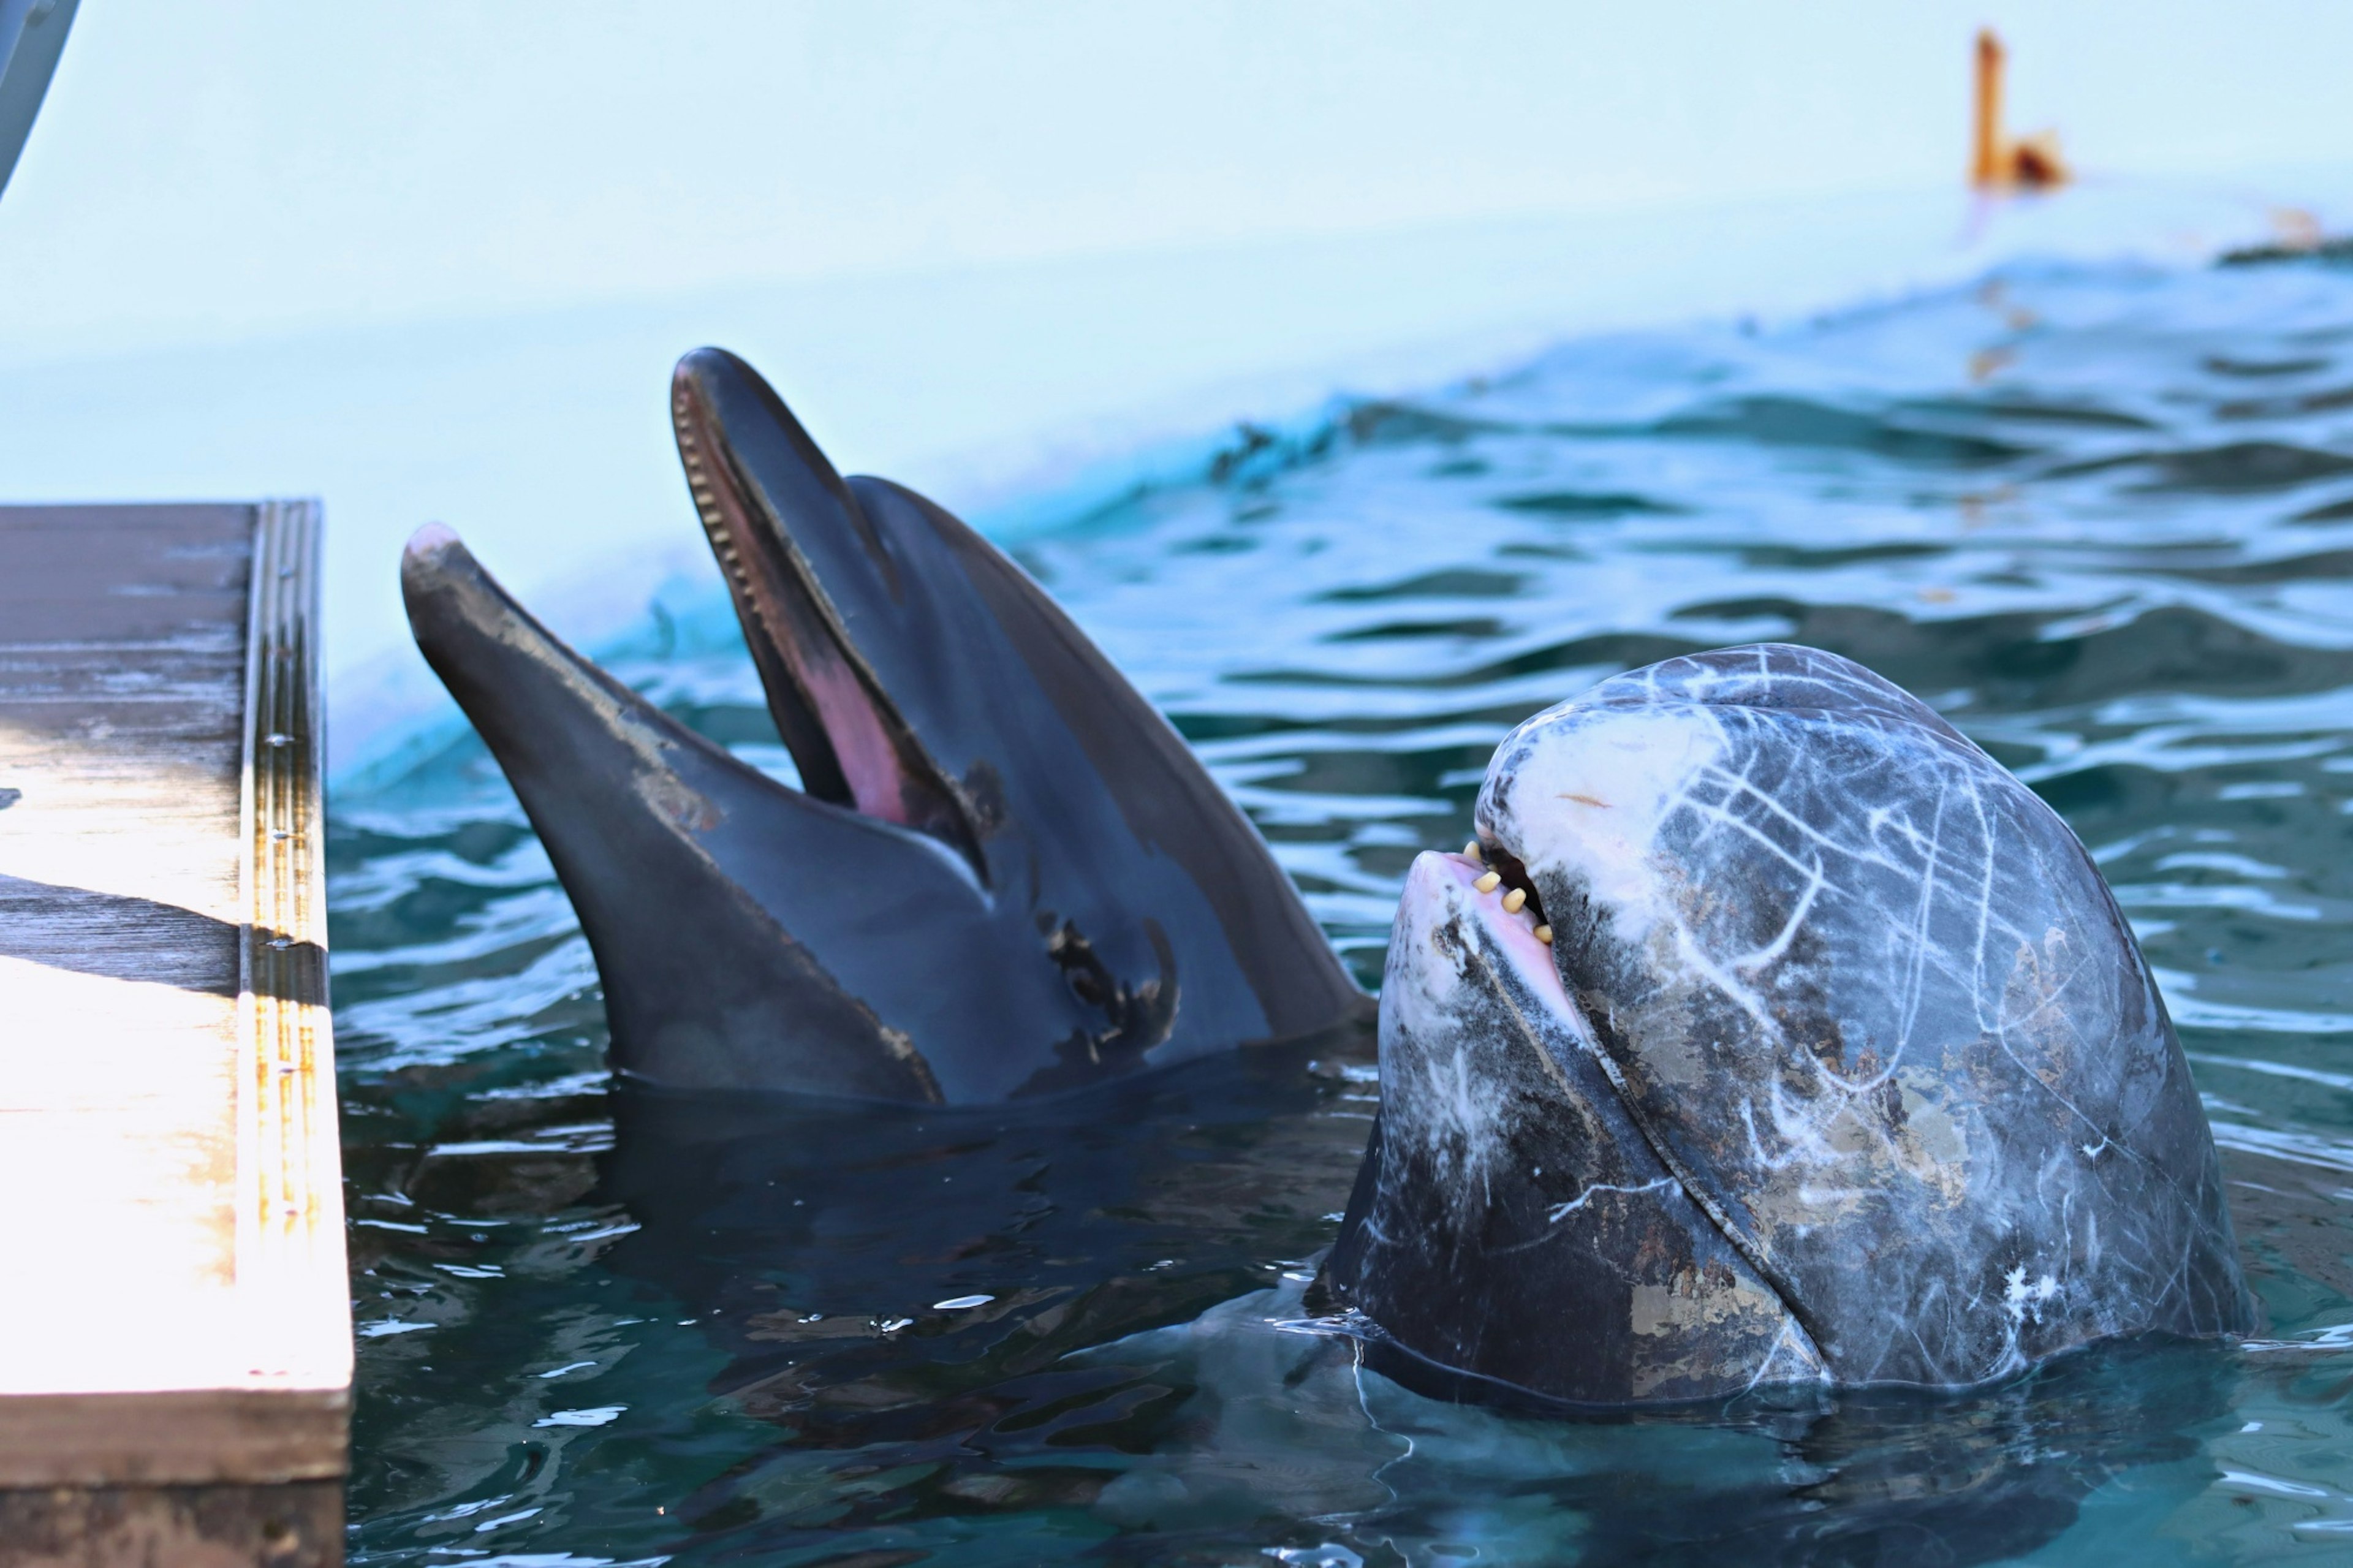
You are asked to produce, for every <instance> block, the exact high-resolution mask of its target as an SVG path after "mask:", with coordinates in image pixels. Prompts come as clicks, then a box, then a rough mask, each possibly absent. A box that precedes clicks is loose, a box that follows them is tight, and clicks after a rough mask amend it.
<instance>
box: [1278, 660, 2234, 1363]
mask: <svg viewBox="0 0 2353 1568" xmlns="http://www.w3.org/2000/svg"><path fill="white" fill-rule="evenodd" d="M1477 822H1478V833H1479V837H1478V839H1477V841H1476V842H1475V843H1474V844H1472V846H1470V847H1468V848H1467V849H1466V851H1465V852H1464V853H1462V854H1461V855H1453V854H1440V853H1428V854H1424V855H1422V856H1421V857H1420V858H1419V860H1418V861H1417V862H1416V863H1415V865H1414V867H1413V868H1412V870H1411V872H1410V874H1409V878H1408V879H1407V885H1406V890H1405V896H1404V900H1403V901H1402V903H1401V904H1400V906H1399V909H1398V915H1397V921H1396V926H1395V930H1394V932H1393V935H1392V937H1391V941H1390V945H1389V951H1388V973H1387V977H1386V980H1385V983H1384V984H1383V988H1382V992H1381V1016H1380V1058H1381V1106H1380V1111H1379V1115H1378V1118H1377V1122H1376V1124H1375V1128H1374V1131H1373V1134H1372V1141H1371V1145H1370V1147H1369V1149H1368V1150H1367V1152H1366V1159H1365V1163H1364V1165H1363V1166H1362V1167H1361V1169H1360V1171H1359V1173H1358V1176H1357V1181H1356V1191H1355V1193H1354V1195H1353V1196H1352V1198H1351V1200H1350V1202H1349V1205H1348V1208H1347V1211H1346V1213H1345V1217H1344V1219H1343V1221H1342V1226H1341V1234H1340V1237H1339V1241H1338V1243H1337V1245H1336V1247H1335V1248H1334V1250H1333V1252H1332V1254H1331V1255H1330V1258H1329V1259H1328V1261H1327V1264H1326V1267H1325V1268H1324V1273H1323V1275H1322V1277H1321V1279H1320V1280H1319V1289H1320V1290H1321V1292H1322V1299H1323V1300H1324V1302H1326V1303H1328V1304H1329V1305H1331V1306H1333V1307H1336V1308H1339V1309H1345V1310H1351V1311H1353V1313H1354V1314H1356V1316H1357V1317H1358V1318H1359V1319H1361V1320H1365V1321H1367V1322H1366V1330H1365V1331H1366V1332H1367V1333H1369V1334H1371V1335H1372V1336H1374V1337H1376V1338H1377V1339H1378V1340H1380V1341H1382V1342H1384V1343H1385V1344H1387V1345H1391V1346H1396V1347H1401V1348H1402V1349H1403V1350H1404V1351H1406V1352H1409V1356H1410V1357H1411V1358H1414V1360H1418V1361H1419V1362H1422V1363H1434V1365H1435V1366H1436V1367H1437V1368H1440V1369H1443V1371H1444V1372H1445V1373H1449V1374H1452V1375H1453V1376H1454V1377H1456V1378H1457V1379H1458V1380H1459V1378H1461V1377H1468V1378H1470V1379H1472V1380H1492V1381H1493V1382H1494V1383H1496V1384H1507V1385H1510V1386H1511V1387H1514V1388H1517V1389H1523V1390H1528V1391H1533V1392H1535V1393H1536V1394H1543V1395H1547V1396H1550V1397H1553V1398H1557V1399H1563V1400H1570V1401H1578V1402H1595V1403H1609V1404H1616V1403H1625V1402H1640V1401H1651V1400H1675V1399H1699V1398H1711V1397H1721V1396H1724V1395H1726V1394H1737V1393H1739V1392H1741V1391H1743V1390H1745V1389H1748V1388H1752V1387H1755V1386H1757V1385H1760V1384H1779V1383H1810V1382H1827V1383H1836V1384H1926V1385H1935V1386H1958V1385H1966V1384H1978V1383H1983V1382H1986V1381H1989V1380H1991V1379H1995V1378H1999V1377H2002V1376H2004V1375H2007V1374H2009V1373H2014V1372H2017V1371H2019V1370H2021V1369H2022V1368H2024V1367H2026V1366H2028V1365H2030V1364H2031V1363H2035V1362H2038V1361H2041V1360H2042V1359H2044V1358H2046V1357H2048V1356H2051V1355H2054V1354H2057V1353H2059V1352H2064V1351H2067V1350H2069V1349H2072V1348H2073V1347H2075V1346H2077V1345H2081V1344H2084V1343H2086V1342H2091V1341H2094V1340H2097V1339H2102V1338H2105V1337H2109V1336H2113V1335H2121V1334H2130V1333H2139V1332H2149V1331H2155V1332H2161V1333H2170V1334H2176V1335H2183V1336H2212V1335H2221V1334H2228V1333H2236V1332H2244V1331H2247V1330H2249V1329H2250V1328H2251V1327H2252V1326H2253V1306H2252V1303H2251V1300H2250V1299H2249V1296H2248V1294H2247V1289H2246V1286H2245V1283H2244V1281H2243V1279H2242V1275H2241V1272H2240V1268H2239V1263H2238V1253H2237V1247H2236V1245H2235V1242H2234V1240H2233V1237H2232V1228H2231V1222H2230V1217H2229V1215H2228V1213H2227V1212H2226V1210H2225V1209H2224V1206H2223V1194H2222V1184H2221V1173H2220V1169H2219V1166H2218V1163H2217V1161H2216V1157H2215V1152H2214V1143H2213V1138H2212V1134H2211V1131H2210V1130H2209V1129H2208V1126H2207V1122H2206V1117H2205V1113H2204V1111H2203V1110H2202V1109H2201V1107H2200V1102H2199V1100H2198V1095H2197V1092H2196V1090H2195V1089H2194V1088H2193V1087H2192V1085H2191V1082H2190V1079H2189V1068H2188V1064H2187V1063H2186V1062H2185V1061H2184V1059H2183V1058H2182V1053H2181V1047H2180V1045H2179V1041H2178V1040H2177V1039H2176V1038H2175V1037H2174V1032H2173V1026H2172V1025H2171V1023H2170V1021H2169V1020H2168V1018H2167V1016H2166V1012H2165V1006H2164V1004H2163V1002H2162V1001H2161V1000H2160V999H2159V997H2158V991H2157V987H2156V985H2155V984H2154V983H2153V981H2152V980H2151V978H2150V975H2149V971H2148V967H2147V963H2145V962H2144V961H2143V960H2142V957H2141V954H2140V951H2139V948H2138V947H2137V944H2136V943H2135V942H2134V940H2133V937H2132V932H2131V931H2130V929H2129V928H2128V927H2127V926H2126V923H2125V921H2124V918H2123V916H2122V914H2121V913H2120V912H2119V911H2118V910H2117V908H2116V902H2115V900H2114V899H2113V898H2112V897H2111V896H2110V894H2109V892H2108V889H2107V887H2106V884H2105V882H2104V881H2103V880H2102V879H2101V877H2100V875H2099V872H2098V871H2097V869H2096V868H2094V865H2093V863H2092V860H2091V858H2090V857H2089V856H2088V855H2087V854H2086V853H2085V852H2084V848H2083V847H2082V845H2081V844H2079V843H2078V842H2077V841H2076V839H2075V837H2074V836H2073V834H2072V833H2070V832H2069V831H2068V829H2067V827H2066V826H2065V824H2063V822H2062V821H2061V820H2060V819H2059V817H2058V816H2057V814H2056V813H2054V812H2052V810H2051V808H2050V807H2049V806H2047V805H2044V804H2043V803H2042V800H2041V799H2040V798H2039V797H2037V796H2036V795H2034V794H2033V793H2032V792H2031V790H2029V789H2028V788H2027V787H2026V786H2025V785H2024V784H2021V782H2020V781H2019V780H2018V779H2017V778H2016V777H2015V776H2013V775H2012V774H2010V773H2009V772H2007V771H2006V770H2004V769H2003V768H2002V767H2001V766H2000V764H1998V763H1995V762H1994V761H1993V759H1992V758H1990V757H1989V756H1987V755H1986V753H1985V752H1982V751H1980V750H1979V749H1978V747H1977V746H1975V745H1974V744H1972V743H1971V742H1969V741H1968V740H1967V739H1966V738H1964V737H1963V736H1962V735H1961V734H1960V733H1959V732H1958V731H1956V730H1954V729H1953V728H1952V726H1950V725H1949V724H1947V723H1946V722H1945V721H1944V720H1942V719H1941V718H1939V717H1937V715H1936V713H1935V712H1934V711H1933V710H1930V709H1929V708H1928V707H1926V705H1925V704H1923V703H1921V702H1919V701H1918V700H1915V699H1914V698H1912V697H1910V696H1908V695H1907V694H1905V692H1903V691H1901V690H1899V689H1897V688H1895V687H1894V686H1892V685H1890V684H1889V683H1888V682H1886V681H1884V680H1882V679H1879V678H1878V677H1877V676H1874V675H1873V674H1872V673H1871V672H1869V671H1868V670H1865V669H1863V668H1862V667H1861V666H1859V665H1856V664H1853V663H1851V662H1849V661H1848V660H1846V659H1843V658H1838V657H1837V656H1835V655H1832V654H1828V653H1823V652H1820V651H1817V650H1814V649H1810V648H1802V647H1788V646H1783V645H1766V646H1761V647H1736V648H1728V649H1725V650H1723V651H1720V652H1715V653H1707V654H1700V655H1696V656H1693V657H1689V658H1673V659H1669V660H1667V661H1665V662H1663V663H1661V664H1657V665H1653V666H1651V667H1649V668H1643V669H1637V670H1634V671H1631V672H1630V673H1628V674H1625V675H1621V676H1618V677H1615V678H1613V679H1608V680H1605V681H1603V682H1601V683H1600V684H1599V686H1597V687H1595V688H1594V689H1592V690H1590V691H1588V692H1587V693H1586V694H1585V695H1583V696H1581V697H1579V698H1577V699H1576V700H1572V701H1569V702H1566V703H1563V704H1561V705H1560V706H1558V707H1556V708H1553V709H1550V710H1546V711H1545V712H1543V713H1539V714H1537V715H1536V716H1535V718H1532V719H1530V720H1528V721H1526V722H1525V723H1524V724H1522V725H1521V726H1520V727H1519V728H1518V729H1517V730H1516V731H1514V732H1513V733H1512V734H1511V736H1510V737H1509V738H1507V739H1506V740H1505V741H1504V743H1503V745H1502V746H1501V747H1500V748H1499V749H1498V750H1497V752H1496V753H1495V756H1494V758H1493V762H1492V763H1490V764H1489V767H1488V770H1487V776H1486V780H1485V783H1484V785H1483V786H1482V789H1481V791H1480V795H1479V802H1478V807H1477ZM1407 1364H1408V1365H1409V1366H1410V1365H1411V1364H1412V1362H1411V1361H1409V1362H1408V1363H1407Z"/></svg>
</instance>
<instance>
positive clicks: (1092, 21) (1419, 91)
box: [0, 0, 2353, 362]
mask: <svg viewBox="0 0 2353 1568" xmlns="http://www.w3.org/2000/svg"><path fill="white" fill-rule="evenodd" d="M1981 20H1993V21H1996V22H1998V23H1999V24H2000V26H2002V27H2003V29H2004V31H2005V32H2006V33H2007V34H2008V35H2009V36H2010V39H2011V41H2012V44H2013V47H2014V52H2015V90H2014V94H2013V98H2014V101H2015V103H2016V105H2017V108H2018V110H2019V117H2020V119H2021V120H2022V121H2028V122H2031V123H2036V124H2039V123H2042V122H2046V121H2047V122H2055V123H2057V124H2058V125H2060V126H2061V127H2062V128H2063V132H2064V133H2065V136H2066V139H2067V143H2068V145H2069V147H2070V149H2071V150H2072V151H2073V153H2075V155H2076V156H2077V157H2078V158H2079V159H2080V161H2081V162H2082V163H2084V165H2085V166H2086V167H2088V168H2090V169H2093V170H2094V171H2106V172H2111V173H2126V172H2139V173H2151V172H2165V173H2168V174H2185V173H2191V172H2203V173H2218V174H2221V173H2227V172H2228V171H2232V170H2234V169H2240V168H2244V167H2247V166H2250V165H2253V164H2260V163H2281V162H2285V161H2291V160H2298V159H2306V158H2311V159H2331V160H2333V159H2338V158H2342V157H2345V156H2347V155H2353V92H2348V91H2347V90H2346V89H2345V83H2346V81H2347V79H2348V70H2353V6H2348V5H2341V4H2316V3H2305V0H2233V3H2232V4H2230V5H2216V4H2212V3H2211V0H2205V3H2199V4H2189V3H2184V0H2154V3H2147V0H2145V3H2141V4H2135V5H2123V4H2092V3H2077V4H2048V3H2046V4H2041V5H2021V4H2018V3H2015V0H1993V3H1988V4H1978V3H1969V4H1959V5H1956V4H1949V3H1947V0H1898V3H1891V0H1821V3H1814V4H1807V5H1755V4H1736V3H1734V4H1727V3H1707V4H1702V3H1694V0H1679V3H1678V0H1668V3H1663V4H1660V3H1651V4H1644V5H1608V6H1604V5H1591V4H1582V5H1580V4H1560V3H1557V0H1555V3H1552V4H1535V3H1525V0H1494V3H1490V4H1482V5H1440V4H1419V5H1399V4H1385V3H1381V0H1349V3H1347V4H1335V3H1323V0H1188V3H1187V4H1183V5H1175V4H1166V5H1134V4H1115V5H1106V4H1101V3H1099V0H1075V3H1055V0H1032V3H1024V4H997V5H974V4H969V3H966V0H855V3H849V0H837V3H835V4H831V5H809V4H792V3H784V0H703V3H699V4H698V3H694V0H666V3H663V4H610V3H607V4H596V3H586V4H584V3H581V0H568V3H563V4H559V3H557V0H504V3H500V4H491V3H487V0H402V3H400V4H391V3H389V0H374V3H366V0H334V3H332V4H323V5H322V4H319V3H317V0H207V3H206V4H203V5H191V4H188V3H187V0H86V4H85V5H84V6H83V8H82V12H81V16H80V18H79V22H78V23H77V24H76V26H75V31H74V37H73V41H72V44H71V47H69V49H68V51H67V53H66V57H65V60H64V63H63V65H62V66H61V68H60V69H59V71H58V78H57V80H56V83H55V86H54V88H53V89H52V92H51V96H50V101H49V105H48V108H47V110H46V111H45V114H44V117H43V120H42V121H41V123H40V124H39V125H38V126H37V128H36V130H35V132H34V136H33V140H32V142H31V144H30V146H29V147H28V148H27V151H26V157H25V161H24V164H23V166H22V167H21V168H20V169H19V171H18V174H17V177H16V182H15V183H14V184H13V185H12V187H11V188H10V190H9V191H8V193H7V195H6V199H5V201H4V202H0V300H5V301H7V302H8V303H7V305H6V306H5V308H0V357H5V358H16V359H18V360H19V361H20V362H21V360H22V359H23V358H24V357H25V356H26V354H28V353H29V354H34V355H41V354H45V353H48V352H51V351H53V350H56V351H61V352H75V353H84V352H88V351H89V350H90V349H91V348H94V347H100V346H133V345H152V344H155V343H159V342H180V341H186V340H190V339H197V338H210V339H216V340H217V339H220V338H223V337H234V336H237V335H241V334H244V333H248V332H251V331H269V332H276V331H284V330H288V329H290V328H294V327H301V326H308V325H314V324H320V323H326V322H336V321H351V320H353V319H359V318H367V319H376V320H383V319H406V318H410V317H414V316H417V315H425V314H447V313H452V312H459V313H470V312H475V311H486V310H509V309H512V308H516V307H530V306H538V305H545V304H550V303H558V302H564V301H571V300H595V299H610V298H616V297H628V296H642V295H645V294H649V293H655V292H665V291H675V290H679V289H691V288H694V287H697V286H702V285H708V284H715V283H733V282H743V281H748V280H755V279H806V278H810V277H820V276H839V275H842V274H846V273H860V272H872V271H877V270H881V271H897V270H906V269H923V268H945V267H955V266H958V265H961V264H966V263H971V262H976V261H981V262H986V261H999V260H1007V259H1030V258H1046V257H1060V256H1067V255H1071V254H1074V253H1089V252H1101V251H1107V250H1109V251H1117V250H1133V249H1150V248H1156V247H1169V246H1182V245H1189V244H1201V243H1216V242H1225V241H1236V240H1250V239H1256V238H1265V237H1282V236H1297V235H1329V234H1335V233H1348V232H1356V231H1376V230H1381V229H1388V228H1394V227H1396V226H1400V225H1410V224H1416V223H1428V222H1432V221H1437V220H1444V219H1450V218H1461V217H1469V216H1486V215H1493V214H1501V213H1519V212H1531V211H1559V210H1577V209H1592V208H1596V207H1619V206H1625V205H1633V204H1644V203H1662V202H1664V203H1677V202H1681V203H1688V202H1694V201H1709V200H1716V199H1722V198H1725V197H1753V196H1758V195H1775V194H1781V193H1823V192H1834V191H1846V190H1857V189H1871V188H1886V187H1892V186H1932V185H1936V184H1943V183H1947V182H1950V181H1951V180H1953V179H1954V177H1955V175H1956V174H1957V170H1958V169H1959V168H1960V166H1961V163H1962V159H1963V153H1964V146H1963V138H1964V133H1965V127H1966V106H1967V98H1966V90H1967V79H1966V60H1967V53H1968V39H1969V36H1970V33H1971V31H1972V29H1973V28H1974V27H1975V26H1977V25H1978V22H1979V21H1981Z"/></svg>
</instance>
